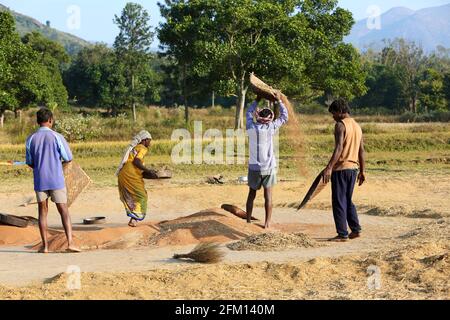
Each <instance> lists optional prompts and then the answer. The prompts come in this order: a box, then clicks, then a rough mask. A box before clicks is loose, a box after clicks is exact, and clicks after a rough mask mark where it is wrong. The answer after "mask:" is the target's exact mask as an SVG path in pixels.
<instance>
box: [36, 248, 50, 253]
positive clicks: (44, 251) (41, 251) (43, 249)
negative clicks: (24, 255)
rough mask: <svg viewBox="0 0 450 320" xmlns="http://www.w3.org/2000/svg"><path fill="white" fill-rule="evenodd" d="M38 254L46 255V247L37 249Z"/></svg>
mask: <svg viewBox="0 0 450 320" xmlns="http://www.w3.org/2000/svg"><path fill="white" fill-rule="evenodd" d="M38 253H48V248H47V247H42V248H40V249H39V251H38Z"/></svg>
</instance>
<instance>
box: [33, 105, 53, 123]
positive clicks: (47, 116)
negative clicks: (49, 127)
mask: <svg viewBox="0 0 450 320" xmlns="http://www.w3.org/2000/svg"><path fill="white" fill-rule="evenodd" d="M36 117H37V123H38V124H43V123H46V122H49V121H50V120H51V119H53V113H52V112H51V111H50V110H49V109H47V108H42V109H40V110H39V111H38V112H37V114H36Z"/></svg>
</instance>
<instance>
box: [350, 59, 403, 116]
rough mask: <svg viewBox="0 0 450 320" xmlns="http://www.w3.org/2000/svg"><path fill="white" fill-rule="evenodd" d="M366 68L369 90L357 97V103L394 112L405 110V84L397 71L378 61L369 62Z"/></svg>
mask: <svg viewBox="0 0 450 320" xmlns="http://www.w3.org/2000/svg"><path fill="white" fill-rule="evenodd" d="M365 68H366V69H367V78H366V87H367V88H368V91H367V93H366V94H365V95H364V96H362V97H360V98H358V99H356V104H357V105H359V106H364V107H370V108H387V109H390V110H392V111H393V112H399V111H403V110H402V108H403V102H404V96H403V95H402V88H403V85H402V83H401V81H400V79H399V78H398V77H397V75H396V73H395V71H394V70H393V69H392V68H390V67H388V66H385V65H382V64H380V63H377V62H368V63H366V67H365Z"/></svg>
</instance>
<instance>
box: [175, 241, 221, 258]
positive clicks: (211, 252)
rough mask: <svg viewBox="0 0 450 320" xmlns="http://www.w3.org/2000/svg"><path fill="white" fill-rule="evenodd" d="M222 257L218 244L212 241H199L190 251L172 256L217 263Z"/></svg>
mask: <svg viewBox="0 0 450 320" xmlns="http://www.w3.org/2000/svg"><path fill="white" fill-rule="evenodd" d="M223 257H224V253H223V252H222V251H221V250H220V245H219V244H218V243H214V242H202V243H199V244H198V245H197V246H196V247H195V248H194V249H193V250H192V251H191V252H189V253H187V254H175V255H174V256H173V258H174V259H190V260H193V261H195V262H200V263H217V262H220V261H222V259H223Z"/></svg>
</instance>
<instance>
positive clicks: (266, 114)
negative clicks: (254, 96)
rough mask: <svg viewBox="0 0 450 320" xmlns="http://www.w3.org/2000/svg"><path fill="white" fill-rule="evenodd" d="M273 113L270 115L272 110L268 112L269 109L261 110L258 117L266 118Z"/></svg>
mask: <svg viewBox="0 0 450 320" xmlns="http://www.w3.org/2000/svg"><path fill="white" fill-rule="evenodd" d="M272 114H273V113H272V110H270V109H267V108H266V109H262V110H261V111H260V112H259V116H260V117H261V118H267V117H269V116H271V115H272Z"/></svg>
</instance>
